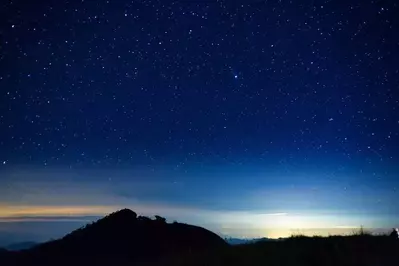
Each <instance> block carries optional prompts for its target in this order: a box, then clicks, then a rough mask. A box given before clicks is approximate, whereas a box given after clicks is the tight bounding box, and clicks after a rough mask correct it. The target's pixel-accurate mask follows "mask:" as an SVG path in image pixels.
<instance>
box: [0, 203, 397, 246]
mask: <svg viewBox="0 0 399 266" xmlns="http://www.w3.org/2000/svg"><path fill="white" fill-rule="evenodd" d="M64 208H65V207H64ZM102 208H103V207H100V208H99V207H97V208H93V209H92V210H93V211H94V212H87V213H86V214H89V215H82V214H83V213H82V209H81V210H80V211H78V213H80V214H81V215H74V214H73V213H76V212H73V211H72V212H70V211H71V210H72V209H73V208H72V209H71V208H70V207H66V208H65V209H68V210H69V212H68V214H67V213H64V215H60V212H59V209H58V208H57V210H58V211H57V212H56V214H57V215H58V216H55V215H54V212H53V213H51V211H50V212H49V211H48V209H47V212H46V211H44V210H45V209H44V208H43V209H41V211H39V210H38V209H36V208H35V209H34V211H32V209H31V211H27V208H26V207H25V208H20V207H19V208H18V209H19V212H18V213H17V214H16V215H9V216H4V214H2V213H0V236H2V234H1V233H2V232H4V231H5V230H4V229H6V231H8V232H9V233H10V232H11V234H9V235H8V237H4V236H3V237H0V247H1V246H3V247H5V246H8V245H12V244H18V243H22V242H36V243H43V242H47V241H50V240H52V239H58V238H61V237H63V236H65V235H67V234H69V233H71V232H72V231H74V230H76V229H78V228H81V227H83V226H84V225H86V224H90V223H91V222H94V221H97V220H99V219H102V218H104V217H105V216H106V215H108V214H111V213H113V212H116V211H119V210H122V209H124V207H123V208H122V207H119V208H115V207H108V208H109V209H108V208H107V210H109V212H106V213H103V214H100V213H99V210H100V209H102ZM21 209H22V210H21ZM77 209H78V208H77ZM128 209H129V208H128ZM131 210H132V211H135V210H134V209H131ZM75 211H76V209H75ZM38 212H40V214H41V215H38V216H35V215H32V213H38ZM94 213H96V214H97V215H94ZM136 213H137V214H138V215H139V216H140V215H141V216H147V217H150V218H154V217H155V215H159V213H156V214H155V213H154V214H150V212H145V211H144V212H142V213H140V212H136ZM164 213H165V214H166V212H164ZM24 214H30V215H29V216H27V215H24ZM45 214H47V215H45ZM244 214H247V215H251V214H249V213H244ZM244 214H242V215H244ZM252 215H255V216H259V214H252ZM161 216H162V217H165V218H166V219H167V222H168V223H172V222H174V221H177V222H180V223H189V224H193V225H196V226H200V227H203V228H205V229H208V230H210V231H212V232H214V233H216V234H218V235H219V236H220V237H222V238H223V239H228V238H237V239H243V240H250V239H258V238H269V239H279V238H287V237H291V236H296V235H303V236H309V237H312V236H322V237H328V236H337V235H341V236H346V235H353V234H355V233H357V232H359V230H360V229H363V230H365V232H368V233H371V234H374V235H387V234H389V233H390V231H391V230H392V228H388V227H387V228H369V227H364V226H363V225H359V226H336V227H331V228H294V227H292V228H289V227H287V228H281V227H280V228H270V227H269V228H260V227H258V228H257V227H252V226H251V225H249V224H246V225H244V224H241V225H239V226H237V224H235V225H234V223H233V226H226V225H224V226H223V225H222V226H218V225H217V224H207V223H204V224H195V223H190V222H187V221H184V220H176V219H174V218H173V216H168V215H161ZM264 216H267V217H269V218H271V219H272V218H273V217H275V216H287V218H290V217H288V214H285V213H276V214H264ZM252 218H253V217H248V220H251V219H252ZM7 226H11V228H13V230H9V229H8V230H7ZM245 226H248V227H245ZM32 228H34V230H32ZM32 232H35V234H34V235H32V234H31V233H32ZM259 232H263V234H262V233H259Z"/></svg>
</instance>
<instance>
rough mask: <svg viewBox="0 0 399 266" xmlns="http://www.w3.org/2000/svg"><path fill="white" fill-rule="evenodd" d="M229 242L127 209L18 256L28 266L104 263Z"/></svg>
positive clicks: (205, 231)
mask: <svg viewBox="0 0 399 266" xmlns="http://www.w3.org/2000/svg"><path fill="white" fill-rule="evenodd" d="M159 218H161V217H159ZM226 245H227V244H226V243H225V242H224V240H223V239H221V238H220V237H219V236H218V235H216V234H214V233H212V232H210V231H208V230H206V229H203V228H200V227H197V226H192V225H187V224H181V223H173V224H168V223H166V222H165V221H164V220H162V219H157V220H151V219H149V218H147V217H137V215H136V213H135V212H133V211H131V210H128V209H124V210H121V211H118V212H115V213H112V214H110V215H108V216H106V217H104V218H103V219H100V220H98V221H97V222H94V223H92V224H89V225H86V226H85V227H83V228H80V229H78V230H75V231H73V232H72V233H70V234H68V235H66V236H65V237H63V238H61V239H59V240H55V241H51V242H47V243H44V244H41V245H38V246H36V247H34V248H32V249H30V250H28V251H23V252H19V253H18V254H16V255H15V257H16V258H17V259H18V260H19V263H24V265H32V264H35V265H36V264H42V265H43V263H45V262H48V263H50V264H51V263H58V264H59V263H60V262H61V263H62V262H64V263H67V262H68V263H69V262H72V261H87V262H90V263H94V262H96V263H102V262H105V261H106V260H108V259H110V260H111V261H112V262H114V263H115V262H116V261H115V260H119V261H120V262H126V261H136V260H148V259H149V258H150V259H151V258H152V259H156V258H160V257H162V256H164V255H168V256H170V255H173V254H182V253H187V254H189V253H191V252H198V251H202V250H207V249H213V248H217V247H223V246H226Z"/></svg>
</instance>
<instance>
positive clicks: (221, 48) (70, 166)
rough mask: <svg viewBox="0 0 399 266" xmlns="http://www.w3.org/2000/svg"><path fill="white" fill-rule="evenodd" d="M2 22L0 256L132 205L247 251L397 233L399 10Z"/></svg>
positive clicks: (16, 12) (135, 13) (126, 9)
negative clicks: (237, 240) (268, 242)
mask: <svg viewBox="0 0 399 266" xmlns="http://www.w3.org/2000/svg"><path fill="white" fill-rule="evenodd" d="M0 10H1V11H0V12H1V13H0V17H1V23H0V38H1V39H0V51H1V52H0V245H1V244H2V243H3V244H4V243H11V242H17V241H21V240H38V241H43V240H46V239H49V238H52V237H58V236H61V235H62V234H65V233H67V232H68V231H70V230H72V229H74V228H76V227H79V226H81V225H83V224H84V223H86V222H88V221H92V220H95V219H97V218H98V217H101V216H103V215H105V214H107V213H109V212H112V211H115V210H117V209H120V208H125V207H126V208H131V209H132V210H134V211H136V212H138V213H139V214H144V215H150V216H152V215H155V214H159V215H162V216H165V217H166V218H167V219H168V220H169V221H173V220H178V221H182V222H187V223H193V224H197V225H201V226H204V227H206V228H208V229H211V230H213V231H215V232H216V233H219V234H221V235H226V236H227V235H228V236H239V237H259V236H266V237H280V236H287V235H290V234H292V233H295V232H300V233H305V234H338V233H339V234H342V233H348V232H352V231H353V228H358V227H360V226H361V225H362V226H364V227H367V228H370V229H371V230H375V231H380V230H385V229H387V228H388V229H389V228H392V227H399V206H398V205H397V204H396V202H397V199H398V198H399V197H398V196H399V191H398V190H397V189H398V188H399V178H398V175H399V152H398V150H399V92H398V86H399V67H398V64H397V62H396V61H397V60H396V59H397V58H399V36H398V34H397V32H398V30H399V19H398V18H397V17H396V14H398V13H399V7H398V4H397V3H394V1H300V3H299V2H298V1H295V2H294V1H275V2H273V1H245V2H242V3H241V2H237V1H235V2H230V1H181V2H173V3H169V4H167V3H164V1H117V3H111V2H110V1H103V0H99V1H83V0H79V1H77V0H71V1H60V2H57V3H56V2H53V1H40V3H32V2H31V1H7V2H4V3H2V4H1V7H0Z"/></svg>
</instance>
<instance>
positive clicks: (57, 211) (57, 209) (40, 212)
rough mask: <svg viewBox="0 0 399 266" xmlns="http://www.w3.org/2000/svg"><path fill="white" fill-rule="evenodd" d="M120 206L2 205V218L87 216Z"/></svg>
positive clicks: (100, 213)
mask: <svg viewBox="0 0 399 266" xmlns="http://www.w3.org/2000/svg"><path fill="white" fill-rule="evenodd" d="M119 208H120V207H115V206H7V205H1V206H0V218H13V217H23V216H33V217H34V216H43V217H45V216H85V215H105V214H108V213H111V212H113V211H115V210H117V209H119Z"/></svg>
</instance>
